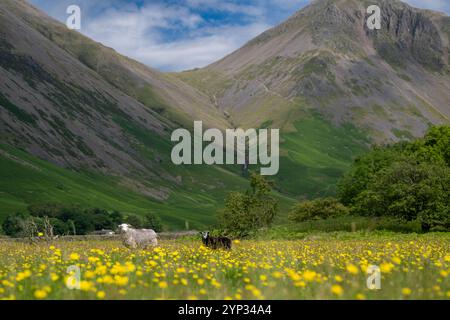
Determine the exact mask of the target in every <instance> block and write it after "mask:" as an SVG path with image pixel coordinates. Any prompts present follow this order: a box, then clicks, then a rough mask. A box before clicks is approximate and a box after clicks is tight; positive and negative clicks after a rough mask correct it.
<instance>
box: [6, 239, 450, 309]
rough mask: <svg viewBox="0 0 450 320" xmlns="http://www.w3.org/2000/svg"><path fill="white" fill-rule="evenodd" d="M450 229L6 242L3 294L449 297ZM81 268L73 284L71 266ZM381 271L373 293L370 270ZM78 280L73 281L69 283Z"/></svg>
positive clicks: (21, 296)
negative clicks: (213, 240) (216, 239)
mask: <svg viewBox="0 0 450 320" xmlns="http://www.w3.org/2000/svg"><path fill="white" fill-rule="evenodd" d="M449 248H450V234H449V233H431V234H426V235H417V234H407V235H402V234H396V233H359V232H355V233H346V232H340V233H337V234H332V235H322V236H320V237H315V236H314V235H310V237H307V238H305V239H303V240H294V241H288V240H245V241H234V245H233V250H232V251H223V250H219V251H212V250H210V249H208V248H205V247H203V246H201V243H200V240H199V239H178V240H163V241H161V243H160V246H159V247H157V248H155V249H148V250H142V251H141V250H138V251H130V250H128V249H126V248H124V247H123V246H122V244H121V243H120V242H119V241H113V240H110V241H73V242H68V241H56V242H54V243H52V244H47V243H41V244H37V245H29V244H25V243H21V242H12V241H10V240H4V241H2V243H1V246H0V261H2V263H1V265H0V298H4V299H236V300H239V299H449V298H450V281H449V273H450V252H449ZM73 265H75V266H78V267H79V268H80V271H81V282H80V289H79V290H69V289H68V288H67V287H66V282H67V280H68V279H69V278H68V277H69V275H68V274H67V268H68V267H69V266H73ZM370 265H376V266H378V267H379V268H380V269H381V289H380V290H369V289H368V288H367V285H366V281H367V277H368V275H367V274H366V271H367V269H368V268H369V266H370ZM69 281H70V279H69Z"/></svg>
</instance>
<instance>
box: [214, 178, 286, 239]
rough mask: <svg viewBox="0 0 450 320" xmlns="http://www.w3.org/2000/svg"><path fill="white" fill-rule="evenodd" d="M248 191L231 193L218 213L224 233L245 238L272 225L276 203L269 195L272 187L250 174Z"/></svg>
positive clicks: (262, 179)
mask: <svg viewBox="0 0 450 320" xmlns="http://www.w3.org/2000/svg"><path fill="white" fill-rule="evenodd" d="M250 187H251V188H250V190H247V191H246V192H244V193H242V192H231V193H230V194H229V195H228V197H227V200H226V203H225V208H224V210H223V211H221V212H220V213H219V217H218V219H219V223H220V227H221V228H222V229H223V231H224V232H225V233H228V234H233V235H236V236H240V237H243V236H246V235H248V234H249V233H251V232H252V231H255V230H257V229H259V228H262V227H267V226H269V225H271V224H272V222H273V220H274V218H275V215H276V213H277V210H278V201H277V200H276V199H275V198H274V197H273V196H272V195H271V190H272V186H271V183H270V182H269V181H267V180H266V179H265V178H264V177H263V176H260V175H258V174H255V173H252V174H251V177H250Z"/></svg>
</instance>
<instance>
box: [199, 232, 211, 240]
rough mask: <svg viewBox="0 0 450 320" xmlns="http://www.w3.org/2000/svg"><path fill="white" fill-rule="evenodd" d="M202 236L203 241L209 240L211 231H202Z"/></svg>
mask: <svg viewBox="0 0 450 320" xmlns="http://www.w3.org/2000/svg"><path fill="white" fill-rule="evenodd" d="M200 234H201V235H202V238H203V239H208V237H209V231H202V232H200Z"/></svg>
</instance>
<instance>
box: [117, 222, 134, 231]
mask: <svg viewBox="0 0 450 320" xmlns="http://www.w3.org/2000/svg"><path fill="white" fill-rule="evenodd" d="M130 228H131V226H130V225H129V224H127V223H122V224H120V225H119V230H120V231H121V232H127V231H128V230H130Z"/></svg>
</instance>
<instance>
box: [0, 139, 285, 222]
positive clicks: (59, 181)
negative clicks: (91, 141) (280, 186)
mask: <svg viewBox="0 0 450 320" xmlns="http://www.w3.org/2000/svg"><path fill="white" fill-rule="evenodd" d="M164 166H166V167H167V168H166V169H167V170H168V171H169V172H171V173H172V174H173V175H174V176H177V175H182V177H183V184H182V185H180V186H178V185H175V184H174V183H169V182H167V181H166V182H164V181H162V182H160V185H161V186H163V187H165V188H166V189H168V190H169V192H170V195H169V197H168V198H167V199H165V200H161V201H158V200H155V199H154V198H151V197H148V196H145V195H143V194H141V193H138V192H136V191H134V190H131V189H129V188H127V187H125V186H124V185H123V183H121V180H120V178H119V177H111V176H106V175H102V174H98V173H94V172H91V171H73V170H69V169H64V168H60V167H58V166H55V165H53V164H51V163H49V162H46V161H42V160H39V159H37V158H35V157H33V156H31V155H29V154H27V153H26V152H23V151H21V150H18V149H15V148H12V147H9V146H6V145H0V177H1V179H0V221H1V220H2V219H3V218H4V217H5V216H6V215H8V214H10V213H15V212H19V211H26V208H27V206H28V205H30V204H33V203H42V202H56V203H62V204H77V205H80V206H82V207H97V208H104V209H107V210H119V211H121V212H123V213H134V214H144V213H146V212H153V213H155V214H157V215H159V216H160V217H161V218H162V220H163V223H164V225H165V226H166V227H167V228H168V229H183V228H184V227H185V222H186V221H188V222H189V225H190V228H198V229H202V228H205V227H207V226H210V225H212V224H214V223H216V212H217V210H219V209H220V208H222V207H223V204H224V200H225V197H226V195H227V193H228V192H229V191H232V190H237V191H243V190H245V189H246V188H248V182H247V180H246V178H244V177H240V176H238V175H236V174H235V173H233V172H231V171H228V170H226V169H224V168H220V167H212V166H189V167H184V168H183V167H176V166H173V165H172V164H165V165H164ZM143 183H146V181H143ZM278 198H279V199H280V208H281V209H282V211H283V212H287V210H288V208H289V207H290V206H291V205H292V203H293V200H292V199H290V198H288V197H285V196H283V195H278ZM280 221H285V216H284V217H280Z"/></svg>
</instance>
